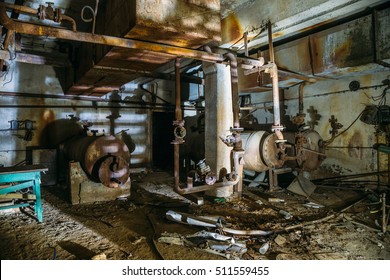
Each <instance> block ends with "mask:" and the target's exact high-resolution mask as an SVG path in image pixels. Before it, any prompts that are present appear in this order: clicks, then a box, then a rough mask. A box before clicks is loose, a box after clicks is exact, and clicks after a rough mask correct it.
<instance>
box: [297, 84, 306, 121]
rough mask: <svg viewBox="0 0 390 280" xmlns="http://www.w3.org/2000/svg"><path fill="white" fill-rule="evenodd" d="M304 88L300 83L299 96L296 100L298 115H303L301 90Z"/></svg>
mask: <svg viewBox="0 0 390 280" xmlns="http://www.w3.org/2000/svg"><path fill="white" fill-rule="evenodd" d="M304 87H305V83H304V82H303V83H301V84H300V85H299V96H298V100H299V104H298V105H299V107H298V108H299V115H303V88H304Z"/></svg>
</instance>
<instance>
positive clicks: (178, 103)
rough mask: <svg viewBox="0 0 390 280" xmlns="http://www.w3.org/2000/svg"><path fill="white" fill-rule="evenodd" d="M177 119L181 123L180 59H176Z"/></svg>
mask: <svg viewBox="0 0 390 280" xmlns="http://www.w3.org/2000/svg"><path fill="white" fill-rule="evenodd" d="M175 94H176V95H175V105H176V108H175V117H176V121H181V119H182V111H181V100H180V94H181V93H180V58H176V59H175Z"/></svg>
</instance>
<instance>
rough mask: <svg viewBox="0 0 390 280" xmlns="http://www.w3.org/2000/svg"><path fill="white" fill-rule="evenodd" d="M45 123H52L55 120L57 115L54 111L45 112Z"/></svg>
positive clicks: (43, 117)
mask: <svg viewBox="0 0 390 280" xmlns="http://www.w3.org/2000/svg"><path fill="white" fill-rule="evenodd" d="M42 119H43V121H45V122H46V123H49V122H52V121H54V120H55V113H54V112H53V110H45V112H44V113H43V116H42Z"/></svg>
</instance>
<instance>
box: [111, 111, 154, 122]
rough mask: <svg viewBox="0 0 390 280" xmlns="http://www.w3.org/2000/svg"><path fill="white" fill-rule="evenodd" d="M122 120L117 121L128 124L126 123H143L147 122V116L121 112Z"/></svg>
mask: <svg viewBox="0 0 390 280" xmlns="http://www.w3.org/2000/svg"><path fill="white" fill-rule="evenodd" d="M120 115H121V118H119V119H117V120H115V121H116V122H118V123H121V122H122V121H123V122H126V123H130V122H131V123H143V122H146V121H147V118H148V115H147V114H138V113H123V112H120Z"/></svg>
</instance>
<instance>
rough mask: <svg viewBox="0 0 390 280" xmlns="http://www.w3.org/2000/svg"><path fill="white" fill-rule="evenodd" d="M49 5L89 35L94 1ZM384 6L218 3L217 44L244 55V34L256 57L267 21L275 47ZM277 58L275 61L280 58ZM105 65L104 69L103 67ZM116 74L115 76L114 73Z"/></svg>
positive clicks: (50, 47) (324, 0)
mask: <svg viewBox="0 0 390 280" xmlns="http://www.w3.org/2000/svg"><path fill="white" fill-rule="evenodd" d="M177 1H179V0H177ZM177 1H169V3H170V5H173V6H175V5H177V3H176V2H177ZM5 2H8V3H14V2H15V1H14V0H5ZM41 2H42V1H41V0H27V1H24V4H25V5H26V6H28V7H32V8H38V6H39V4H41ZM52 2H54V6H55V7H60V8H62V9H64V10H65V13H66V14H67V15H69V16H71V17H73V18H74V19H75V20H76V23H77V30H78V31H82V32H91V31H92V23H91V22H83V21H82V20H81V16H80V11H81V10H82V9H83V7H84V6H87V5H88V6H91V7H92V8H94V7H95V4H96V0H86V1H76V0H53V1H52ZM106 2H107V1H106V0H100V1H99V7H100V6H103V5H104V4H105V3H106ZM161 2H164V1H161ZM189 2H191V1H189ZM195 2H196V1H195ZM107 3H110V2H107ZM167 3H168V2H167ZM175 3H176V4H175ZM384 3H389V1H387V0H273V1H271V0H241V1H233V0H221V1H220V17H221V29H222V33H221V40H222V41H221V43H220V47H221V48H225V49H231V50H233V51H237V52H238V53H239V54H240V55H242V54H243V52H244V40H243V35H244V33H247V34H248V39H249V43H248V49H249V51H250V52H252V53H254V54H256V52H257V50H258V49H261V48H266V47H267V39H268V38H267V32H261V30H262V28H263V27H264V25H265V23H266V22H268V21H271V22H272V23H273V40H274V42H275V43H276V44H277V43H278V42H281V41H283V40H286V39H288V38H293V37H294V36H295V37H296V36H297V35H299V34H310V32H314V31H315V30H317V29H318V28H321V27H324V26H327V25H330V24H332V23H336V24H337V22H339V21H342V20H343V19H345V18H348V17H351V16H353V15H359V14H361V13H364V11H366V10H367V9H369V8H372V7H377V6H379V5H383V4H384ZM175 7H176V6H175ZM102 12H104V11H102V10H99V11H98V14H99V13H102ZM85 17H91V13H90V12H87V13H86V15H85ZM113 18H115V16H113ZM118 18H119V17H118ZM22 20H29V21H34V22H38V20H37V19H35V18H33V17H23V18H22ZM45 24H50V25H57V26H58V24H57V23H53V22H51V21H47V22H46V21H45ZM97 24H99V23H97ZM366 31H367V30H365V32H366ZM344 35H345V34H344ZM347 35H348V34H347ZM117 36H118V35H117ZM368 36H369V35H368ZM295 37H294V38H295ZM302 37H304V35H302ZM325 37H326V36H325ZM325 37H324V38H325ZM346 37H348V36H346ZM383 38H384V40H385V39H386V38H387V35H386V34H385V35H384V36H383ZM340 40H342V39H340ZM168 43H169V42H168ZM77 44H80V43H77ZM169 44H171V43H169ZM172 44H173V43H172ZM298 45H299V44H298ZM386 46H387V45H385V46H384V48H386ZM22 48H24V51H43V52H46V53H53V52H54V53H56V54H58V52H59V48H61V45H60V44H58V42H57V40H55V39H53V38H50V37H34V36H23V39H22ZM282 49H283V51H284V52H286V53H288V51H289V49H288V48H282ZM22 51H23V49H22ZM290 51H291V50H290ZM374 51H375V50H374ZM280 54H281V53H280ZM280 54H279V57H281V55H280ZM291 54H292V55H295V53H294V51H292V53H291ZM324 55H326V54H324ZM255 56H256V55H255ZM281 59H282V58H281ZM385 59H386V58H385ZM168 60H169V59H168ZM384 61H385V60H384ZM106 64H107V63H106ZM106 64H105V65H104V66H107V65H106ZM284 64H286V65H289V63H288V62H285V63H284ZM290 64H291V63H290ZM110 66H111V67H117V63H114V64H113V65H110V64H109V65H108V67H110ZM158 69H159V68H154V69H149V71H154V70H157V71H159V70H158ZM162 69H164V71H165V73H166V72H169V70H166V69H167V68H166V67H164V68H162ZM170 69H172V68H170ZM119 70H120V69H119ZM288 70H291V71H296V72H298V73H300V74H304V75H309V76H310V75H311V74H313V73H314V71H311V70H310V71H309V72H307V71H306V70H305V71H301V72H299V70H300V69H288ZM116 72H118V69H117V70H116ZM310 72H311V73H310ZM330 74H333V73H330ZM136 77H137V76H136V75H135V76H134V75H131V77H130V76H129V77H126V76H124V79H127V78H128V79H135V78H136ZM99 79H100V78H99ZM86 80H87V81H90V82H91V83H94V81H93V80H94V79H86ZM110 80H112V79H110ZM300 81H301V80H299V79H298V80H296V82H300ZM100 84H102V82H100ZM286 84H287V85H291V83H289V82H287V83H286ZM115 87H116V85H115Z"/></svg>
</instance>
